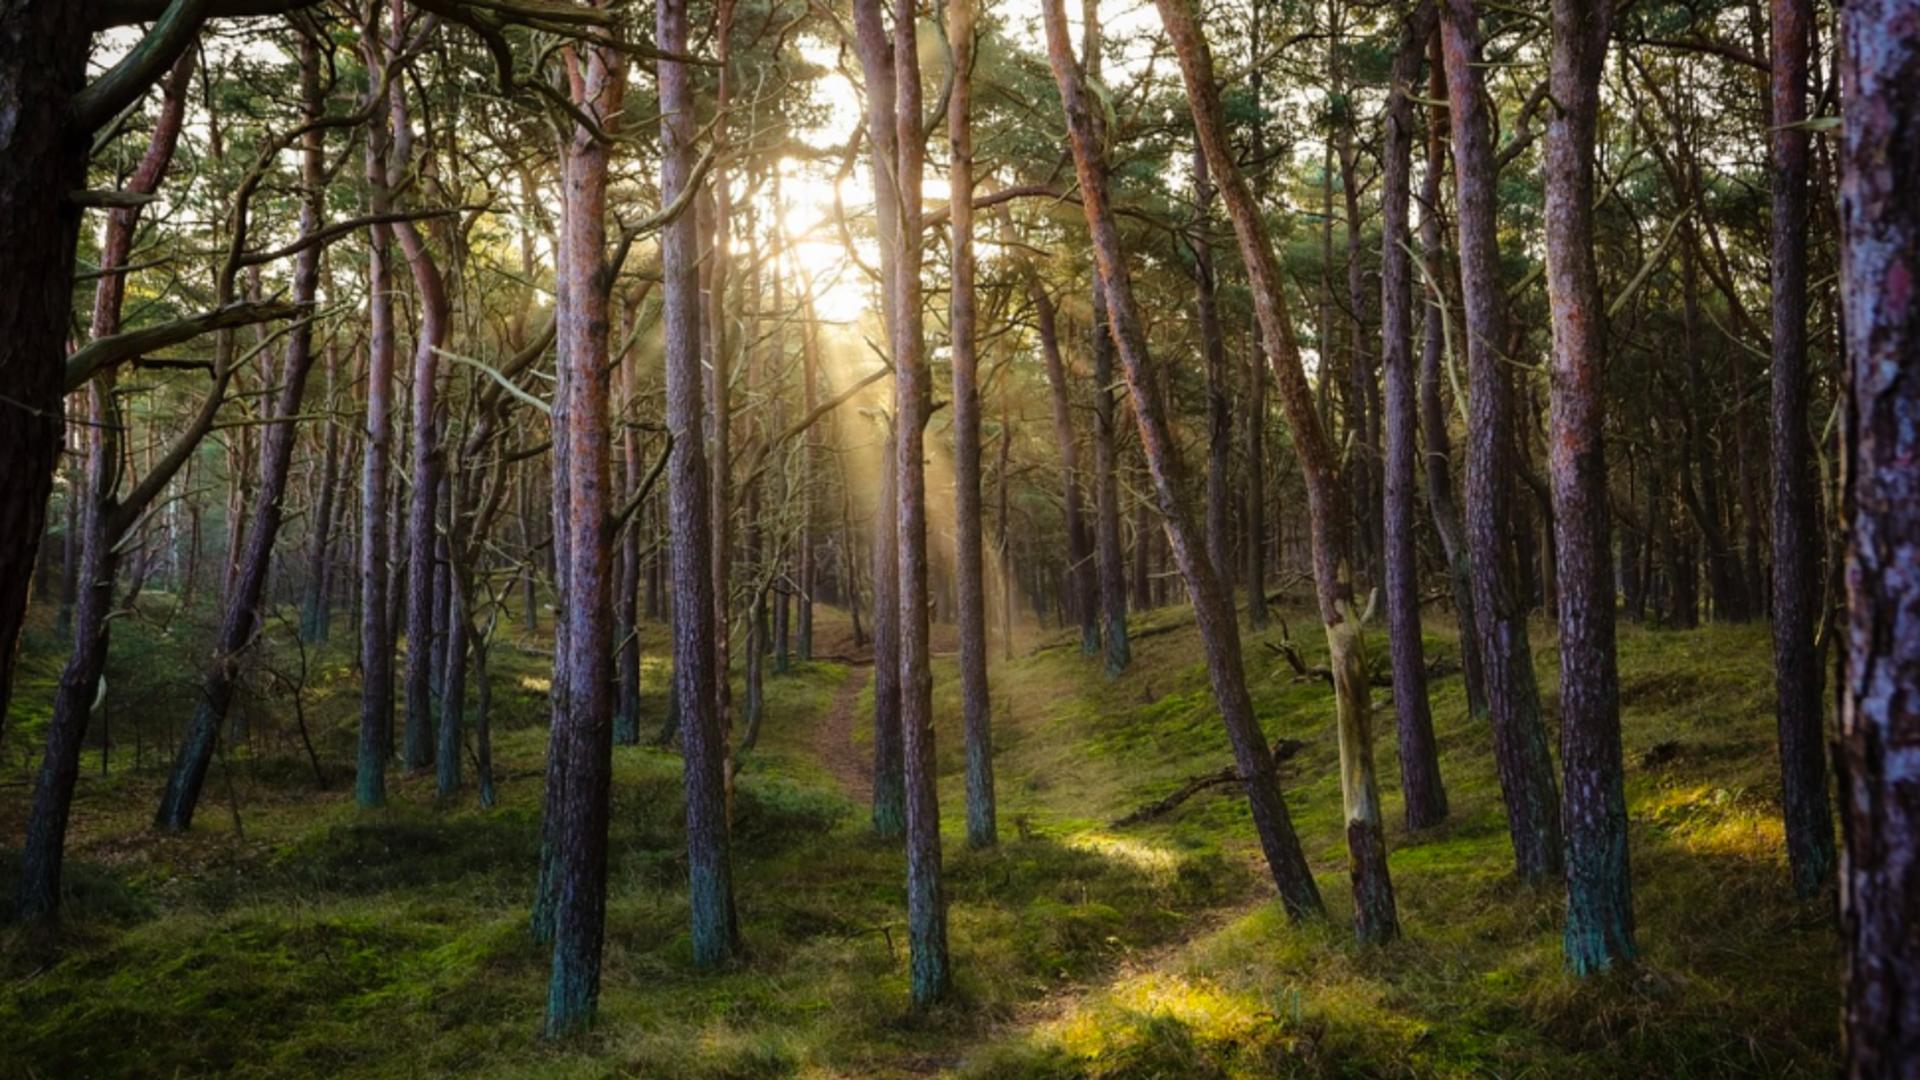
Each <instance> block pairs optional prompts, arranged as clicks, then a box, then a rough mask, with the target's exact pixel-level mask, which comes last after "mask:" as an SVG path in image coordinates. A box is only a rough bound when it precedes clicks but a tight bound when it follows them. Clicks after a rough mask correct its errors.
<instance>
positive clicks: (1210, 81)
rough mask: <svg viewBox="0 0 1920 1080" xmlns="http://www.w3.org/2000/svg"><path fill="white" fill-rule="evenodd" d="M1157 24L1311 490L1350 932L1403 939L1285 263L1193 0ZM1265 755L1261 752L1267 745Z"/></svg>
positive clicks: (1335, 521) (1341, 540)
mask: <svg viewBox="0 0 1920 1080" xmlns="http://www.w3.org/2000/svg"><path fill="white" fill-rule="evenodd" d="M1156 6H1157V7H1158V8H1159V9H1160V21H1161V24H1162V25H1163V26H1165V27H1166V30H1167V36H1168V37H1169V38H1170V39H1172V44H1173V48H1174V52H1175V53H1176V55H1177V56H1178V57H1179V60H1180V73H1181V76H1182V79H1183V81H1184V83H1185V85H1186V90H1187V102H1188V107H1189V109H1190V110H1191V112H1192V113H1193V123H1194V128H1195V130H1196V132H1197V133H1198V134H1199V136H1200V142H1201V145H1202V146H1203V147H1204V148H1205V150H1206V154H1207V159H1208V162H1209V163H1210V164H1211V165H1212V168H1213V172H1214V175H1215V176H1216V177H1218V179H1219V183H1220V193H1221V196H1222V199H1223V201H1224V202H1225V203H1226V207H1227V216H1228V218H1230V219H1231V220H1232V221H1233V227H1234V234H1235V235H1236V236H1237V237H1238V238H1239V241H1240V255H1241V261H1242V262H1243V263H1245V264H1246V267H1247V277H1248V280H1249V282H1250V284H1251V286H1252V290H1253V298H1254V311H1255V314H1256V315H1257V316H1258V318H1259V320H1260V325H1261V338H1262V342H1263V343H1264V345H1265V348H1266V350H1267V356H1268V359H1269V360H1270V362H1271V364H1272V368H1273V376H1274V382H1275V384H1276V385H1277V386H1278V387H1279V388H1280V404H1281V407H1282V408H1284V409H1285V410H1286V413H1287V422H1288V424H1289V425H1290V426H1291V427H1292V428H1293V444H1294V452H1295V454H1296V456H1297V457H1298V459H1299V462H1300V471H1301V474H1302V476H1303V478H1304V480H1305V482H1306V488H1307V514H1308V519H1309V524H1310V526H1311V529H1312V537H1313V578H1314V595H1315V598H1316V600H1317V601H1318V606H1319V611H1320V621H1321V625H1322V626H1323V627H1324V629H1325V632H1326V636H1327V653H1328V661H1327V662H1328V668H1329V669H1330V670H1331V672H1332V674H1333V687H1334V711H1335V715H1336V725H1337V730H1338V732H1339V740H1340V792H1341V797H1342V798H1341V801H1342V803H1343V804H1344V807H1345V811H1346V833H1347V856H1348V860H1349V866H1350V869H1351V873H1352V879H1353V899H1354V916H1353V918H1354V929H1355V931H1356V933H1357V934H1358V935H1359V937H1360V939H1361V940H1362V941H1366V942H1379V941H1386V940H1390V939H1392V938H1394V937H1396V936H1398V934H1399V932H1400V930H1399V921H1398V917H1397V915H1396V913H1395V904H1394V898H1393V883H1392V880H1391V878H1390V877H1389V875H1388V872H1387V845H1386V834H1385V831H1384V829H1383V828H1382V824H1381V813H1380V791H1379V784H1378V781H1377V780H1376V779H1375V775H1374V768H1373V729H1372V715H1371V714H1372V702H1371V701H1370V700H1369V694H1370V691H1369V688H1368V677H1367V664H1366V651H1365V650H1366V642H1365V638H1364V637H1363V635H1362V627H1361V625H1360V613H1359V611H1358V610H1357V609H1356V608H1355V605H1354V602H1353V579H1352V573H1353V566H1352V560H1351V554H1350V549H1349V547H1348V544H1347V538H1346V536H1345V535H1344V530H1343V529H1342V527H1341V526H1342V521H1343V519H1344V517H1345V514H1346V512H1347V505H1346V503H1345V501H1344V499H1343V496H1342V491H1341V483H1340V475H1339V471H1338V465H1337V462H1336V459H1335V456H1334V454H1333V448H1332V446H1331V445H1330V443H1329V442H1328V440H1327V435H1326V431H1325V429H1324V428H1323V427H1322V426H1321V423H1320V417H1319V414H1318V413H1317V412H1315V411H1314V407H1313V399H1312V391H1311V390H1310V389H1309V388H1308V385H1307V378H1306V371H1305V369H1304V367H1303V366H1302V364H1301V362H1300V352H1299V346H1298V344H1297V343H1296V341H1295V338H1294V331H1293V324H1292V322H1291V320H1290V319H1289V318H1288V314H1287V307H1286V298H1285V295H1284V294H1283V293H1282V292H1281V279H1280V271H1279V262H1278V260H1277V259H1276V258H1275V257H1274V252H1273V244H1272V241H1271V240H1270V238H1269V237H1268V235H1267V231H1266V222H1265V219H1264V218H1262V217H1261V215H1260V212H1259V207H1258V205H1257V204H1256V203H1255V202H1254V199H1253V193H1252V191H1251V190H1250V189H1249V188H1248V186H1247V182H1246V179H1245V178H1244V177H1243V176H1242V175H1241V173H1240V170H1239V166H1238V165H1237V164H1235V162H1234V160H1233V156H1232V151H1231V149H1230V148H1229V147H1228V145H1227V140H1226V133H1225V131H1226V124H1225V121H1224V119H1223V117H1224V110H1223V109H1222V106H1221V102H1220V91H1219V87H1218V86H1217V85H1216V84H1215V83H1214V78H1213V57H1212V55H1211V53H1210V52H1209V50H1208V48H1207V43H1206V40H1205V38H1203V37H1202V36H1201V33H1200V28H1199V26H1198V25H1197V24H1196V22H1195V19H1194V14H1193V9H1192V7H1191V6H1190V4H1189V2H1188V0H1157V4H1156ZM1263 749H1264V747H1263Z"/></svg>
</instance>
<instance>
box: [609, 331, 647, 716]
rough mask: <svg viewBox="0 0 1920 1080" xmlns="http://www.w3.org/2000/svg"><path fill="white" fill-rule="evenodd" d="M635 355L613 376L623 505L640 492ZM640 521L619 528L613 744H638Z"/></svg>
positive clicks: (616, 577)
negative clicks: (633, 413) (632, 416)
mask: <svg viewBox="0 0 1920 1080" xmlns="http://www.w3.org/2000/svg"><path fill="white" fill-rule="evenodd" d="M637 363H638V359H637V357H635V356H631V355H629V356H625V357H621V358H619V362H618V369H617V370H616V372H615V373H614V379H615V385H616V393H617V397H616V400H615V405H614V416H615V417H616V418H617V420H618V422H619V425H620V435H619V442H620V465H621V482H620V490H621V493H622V501H624V500H626V499H631V498H633V497H634V496H635V495H637V494H639V488H640V482H641V477H640V440H639V437H638V436H637V435H636V434H635V433H634V430H633V427H632V425H631V424H629V423H628V422H627V421H628V419H629V417H628V412H629V410H630V409H631V408H632V406H633V383H634V375H635V372H634V367H635V366H636V364H637ZM641 521H642V519H641V518H640V517H639V516H638V514H637V512H636V517H635V520H632V521H629V522H627V523H626V524H625V526H624V527H622V528H621V530H620V563H619V569H618V572H617V573H616V575H615V584H614V598H613V615H614V624H613V635H614V670H615V672H616V675H615V680H616V685H617V691H616V693H615V696H614V709H613V741H614V742H616V743H618V744H619V745H621V746H637V745H639V743H640V639H639V629H640V620H639V615H640V573H641V568H640V528H641Z"/></svg>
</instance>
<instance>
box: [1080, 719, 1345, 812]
mask: <svg viewBox="0 0 1920 1080" xmlns="http://www.w3.org/2000/svg"><path fill="white" fill-rule="evenodd" d="M1306 745H1307V744H1306V743H1303V742H1301V741H1300V740H1299V739H1281V740H1280V741H1278V742H1276V743H1274V744H1273V760H1274V762H1275V763H1276V764H1278V763H1279V762H1282V761H1286V760H1288V759H1290V758H1292V757H1293V756H1294V755H1295V754H1298V753H1299V752H1300V750H1301V748H1303V747H1305V746H1306ZM1239 782H1240V771H1239V770H1238V769H1236V768H1234V767H1233V766H1231V765H1229V766H1227V767H1226V768H1224V769H1221V770H1219V771H1218V772H1210V773H1202V774H1201V775H1199V776H1191V777H1188V778H1187V782H1186V783H1184V784H1181V785H1180V787H1179V788H1178V789H1177V790H1176V791H1174V793H1173V794H1171V795H1168V796H1167V797H1166V798H1164V799H1161V800H1159V801H1157V802H1150V803H1148V804H1147V805H1145V806H1142V807H1140V808H1139V809H1137V810H1135V811H1133V812H1132V813H1130V814H1128V815H1126V816H1125V817H1120V818H1115V819H1114V821H1113V824H1112V825H1111V826H1110V827H1111V828H1115V829H1123V828H1125V827H1127V826H1128V825H1138V824H1140V823H1141V822H1143V821H1152V820H1153V819H1154V818H1157V817H1161V816H1164V815H1166V814H1168V813H1171V812H1172V811H1173V809H1174V808H1175V807H1177V806H1179V805H1180V804H1181V803H1183V802H1186V801H1187V800H1188V799H1191V798H1193V797H1194V796H1195V795H1198V794H1200V793H1201V792H1203V791H1207V790H1209V789H1212V788H1217V787H1225V786H1226V785H1228V784H1237V783H1239Z"/></svg>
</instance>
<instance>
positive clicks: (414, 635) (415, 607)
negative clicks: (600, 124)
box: [393, 94, 448, 772]
mask: <svg viewBox="0 0 1920 1080" xmlns="http://www.w3.org/2000/svg"><path fill="white" fill-rule="evenodd" d="M401 101H402V95H400V94H395V95H394V102H395V105H394V109H393V122H394V129H395V131H396V132H402V134H401V136H400V138H401V140H402V142H403V143H406V142H411V141H412V137H411V136H410V135H407V134H404V129H406V128H407V126H408V124H409V121H408V120H407V116H406V109H405V106H404V105H402V104H400V102H401ZM397 163H398V164H399V165H400V166H401V167H402V168H406V167H409V166H410V162H409V161H408V159H407V157H406V156H404V155H402V156H399V160H398V162H397ZM394 234H395V236H396V237H398V239H399V241H400V249H401V252H402V253H403V254H404V255H405V256H406V260H407V266H408V268H409V269H410V270H411V271H412V274H413V287H414V291H415V292H416V293H418V294H419V297H420V326H419V329H418V331H417V335H416V337H417V340H416V342H415V344H414V350H413V484H412V487H411V489H410V490H409V491H408V504H407V506H408V516H407V542H408V550H407V719H406V738H405V740H404V742H405V761H406V766H407V769H408V770H409V771H415V772H417V771H419V770H422V769H425V768H426V767H427V766H429V765H431V764H433V672H434V662H433V656H434V642H435V637H434V607H435V593H436V589H435V584H436V582H437V580H438V578H439V574H438V573H437V567H438V562H437V560H435V559H434V551H435V549H436V546H437V542H438V540H439V536H440V531H439V529H438V528H436V527H435V525H436V522H435V518H436V517H437V516H438V512H439V503H440V500H439V495H440V455H439V442H438V440H437V439H436V438H435V433H436V431H437V430H438V425H437V424H436V423H435V420H434V410H435V408H436V407H437V405H436V399H437V397H438V393H437V391H438V382H439V367H440V363H439V361H440V358H439V354H438V353H436V352H435V351H434V350H436V349H438V348H441V347H443V346H444V345H445V344H446V340H447V319H448V304H447V290H446V284H445V282H444V281H443V280H442V279H441V276H440V269H439V267H438V266H436V265H435V264H434V260H433V256H432V254H431V253H429V252H428V251H427V245H426V241H425V239H423V238H422V237H421V235H420V232H419V230H418V229H416V228H414V226H413V223H412V222H402V223H401V224H399V225H396V226H394Z"/></svg>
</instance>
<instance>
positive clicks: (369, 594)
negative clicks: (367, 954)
mask: <svg viewBox="0 0 1920 1080" xmlns="http://www.w3.org/2000/svg"><path fill="white" fill-rule="evenodd" d="M368 10H369V11H370V12H372V13H373V18H372V19H371V20H369V23H368V25H367V26H365V27H363V28H362V41H363V45H362V48H363V50H364V52H365V53H366V61H367V76H368V79H369V80H370V82H371V84H372V85H373V86H374V87H376V88H378V87H382V86H384V85H385V82H386V74H385V71H386V64H387V63H388V58H387V56H386V51H385V47H384V46H383V45H382V43H381V41H380V29H379V10H380V8H379V5H378V4H373V5H370V6H369V8H368ZM386 111H387V110H385V109H383V108H380V107H379V105H378V104H376V105H375V106H374V108H373V116H372V120H371V122H370V123H368V124H367V136H366V138H367V145H366V178H367V192H368V210H369V211H370V212H371V213H373V214H375V215H379V214H386V213H390V212H391V211H392V210H393V193H392V192H391V191H390V190H388V187H387V157H388V154H389V152H390V150H391V147H392V133H391V132H390V131H389V130H388V127H387V123H386V121H385V120H384V116H385V113H386ZM367 247H368V251H367V320H368V322H369V324H370V326H369V329H368V349H367V428H366V432H365V442H366V450H365V457H364V460H363V463H362V474H361V483H360V530H361V532H360V594H361V604H360V678H361V696H360V742H359V759H358V763H357V768H356V772H355V777H354V788H353V791H354V800H355V801H356V802H358V803H359V804H360V805H361V806H363V807H373V806H379V805H381V804H382V803H384V802H386V799H387V757H388V756H389V754H390V753H391V746H392V742H393V627H392V623H391V622H390V621H389V619H388V614H387V604H388V586H389V582H388V565H387V559H388V554H389V547H388V544H389V540H390V529H389V524H388V519H387V504H388V490H387V489H388V471H389V469H390V468H391V458H392V454H393V283H392V274H393V271H392V265H391V263H392V253H393V230H392V228H391V226H387V225H374V226H372V227H371V228H369V229H368V230H367Z"/></svg>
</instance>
